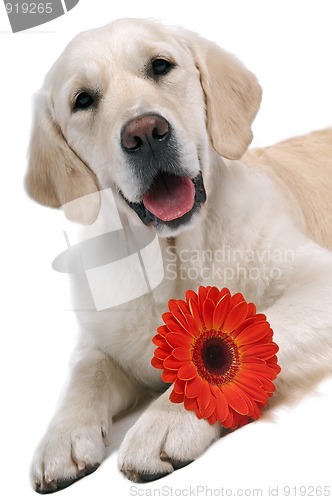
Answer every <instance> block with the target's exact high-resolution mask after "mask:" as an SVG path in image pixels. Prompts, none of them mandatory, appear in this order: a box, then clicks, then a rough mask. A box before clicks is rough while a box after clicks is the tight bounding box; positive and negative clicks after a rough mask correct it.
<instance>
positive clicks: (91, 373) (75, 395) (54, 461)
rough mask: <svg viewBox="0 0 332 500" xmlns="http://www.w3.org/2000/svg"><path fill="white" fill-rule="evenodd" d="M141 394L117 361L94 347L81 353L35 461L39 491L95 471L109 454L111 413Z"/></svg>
mask: <svg viewBox="0 0 332 500" xmlns="http://www.w3.org/2000/svg"><path fill="white" fill-rule="evenodd" d="M138 395H139V388H138V386H137V384H136V383H135V382H133V381H131V380H130V379H129V378H128V377H127V376H126V375H125V374H124V373H123V372H122V371H121V370H120V369H119V368H118V367H117V366H115V365H114V363H113V362H112V360H111V359H110V358H109V357H108V356H107V355H105V354H104V353H102V352H101V351H99V350H98V349H95V348H90V347H89V348H85V349H83V350H80V351H79V352H78V361H77V362H76V363H75V365H74V367H73V371H72V374H71V378H70V381H69V384H68V388H67V390H66V393H65V396H64V398H63V400H62V402H61V405H60V407H59V409H58V411H57V412H56V415H55V417H54V418H53V420H52V422H51V424H50V426H49V429H48V431H47V433H46V435H45V437H44V438H43V440H42V442H41V443H40V445H39V447H38V449H37V451H36V453H35V456H34V459H33V464H32V471H31V472H32V480H33V484H34V487H35V489H36V491H38V492H39V493H50V492H53V491H56V490H59V489H63V488H65V487H67V486H69V485H70V484H72V483H73V482H74V481H76V480H77V479H80V478H82V477H83V476H85V475H87V474H90V473H91V472H93V471H94V470H96V468H97V467H98V466H99V464H100V463H101V462H102V460H103V459H104V457H105V451H106V446H107V444H108V441H109V435H110V426H111V423H112V417H113V416H114V415H116V414H117V413H118V412H119V411H121V410H124V409H126V408H128V407H129V406H130V405H131V404H133V402H134V401H135V399H136V398H137V397H138Z"/></svg>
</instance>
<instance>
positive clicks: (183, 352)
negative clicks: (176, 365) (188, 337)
mask: <svg viewBox="0 0 332 500" xmlns="http://www.w3.org/2000/svg"><path fill="white" fill-rule="evenodd" d="M172 355H173V356H174V358H175V359H178V360H179V361H190V360H191V356H190V353H189V350H188V349H185V348H184V347H177V348H176V349H173V351H172ZM157 357H158V356H157Z"/></svg>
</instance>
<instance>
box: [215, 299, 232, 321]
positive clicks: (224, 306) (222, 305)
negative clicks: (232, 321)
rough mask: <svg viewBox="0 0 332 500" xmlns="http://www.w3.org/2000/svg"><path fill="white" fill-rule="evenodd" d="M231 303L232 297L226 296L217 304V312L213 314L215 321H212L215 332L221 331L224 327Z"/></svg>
mask: <svg viewBox="0 0 332 500" xmlns="http://www.w3.org/2000/svg"><path fill="white" fill-rule="evenodd" d="M230 302H231V299H230V296H229V295H224V296H223V297H222V298H221V299H220V300H219V302H218V303H217V305H216V307H215V310H214V312H213V320H212V323H213V328H214V329H215V330H219V329H220V328H221V327H222V326H223V324H224V321H225V318H226V316H227V314H228V311H229V306H230Z"/></svg>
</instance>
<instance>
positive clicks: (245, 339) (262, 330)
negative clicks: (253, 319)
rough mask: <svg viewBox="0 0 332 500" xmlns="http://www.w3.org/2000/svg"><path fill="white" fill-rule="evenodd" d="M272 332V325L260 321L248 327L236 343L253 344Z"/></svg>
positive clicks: (237, 338)
mask: <svg viewBox="0 0 332 500" xmlns="http://www.w3.org/2000/svg"><path fill="white" fill-rule="evenodd" d="M269 330H270V325H269V323H267V321H260V322H259V323H253V324H252V325H249V326H247V328H245V329H244V330H242V332H241V333H240V334H239V335H238V336H237V337H236V343H237V344H238V345H240V346H241V345H246V344H253V343H254V342H258V341H259V340H261V339H262V338H263V337H264V336H265V335H266V334H267V333H268V331H269Z"/></svg>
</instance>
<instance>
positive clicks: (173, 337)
mask: <svg viewBox="0 0 332 500" xmlns="http://www.w3.org/2000/svg"><path fill="white" fill-rule="evenodd" d="M165 338H166V342H167V344H169V345H170V346H171V347H173V349H175V348H176V347H184V348H186V349H189V346H190V343H191V340H192V337H191V335H189V334H188V333H186V334H182V333H173V332H170V333H168V334H167V335H166V337H165Z"/></svg>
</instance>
